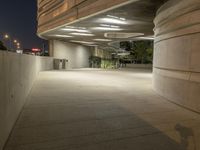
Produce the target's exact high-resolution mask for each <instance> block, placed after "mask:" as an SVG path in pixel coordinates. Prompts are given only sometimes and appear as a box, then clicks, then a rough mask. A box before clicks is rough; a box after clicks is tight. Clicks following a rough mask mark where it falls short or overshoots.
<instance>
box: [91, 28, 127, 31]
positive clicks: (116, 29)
mask: <svg viewBox="0 0 200 150" xmlns="http://www.w3.org/2000/svg"><path fill="white" fill-rule="evenodd" d="M92 29H93V30H105V31H121V30H123V29H121V28H111V27H94V28H92Z"/></svg>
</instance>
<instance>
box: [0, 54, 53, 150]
mask: <svg viewBox="0 0 200 150" xmlns="http://www.w3.org/2000/svg"><path fill="white" fill-rule="evenodd" d="M52 68H53V59H52V58H45V57H36V56H30V55H21V54H16V53H9V52H5V51H0V150H1V149H2V148H3V145H4V144H5V142H6V140H7V138H8V136H9V134H10V132H11V129H12V127H13V125H14V123H15V121H16V119H17V118H18V115H19V113H20V111H21V109H22V107H23V105H24V103H25V101H26V97H27V95H28V94H29V91H30V90H31V87H32V85H33V83H34V80H35V78H36V77H37V75H38V73H39V71H42V70H50V69H52Z"/></svg>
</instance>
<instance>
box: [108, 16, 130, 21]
mask: <svg viewBox="0 0 200 150" xmlns="http://www.w3.org/2000/svg"><path fill="white" fill-rule="evenodd" d="M107 17H110V18H114V19H119V20H123V21H126V18H122V17H117V16H113V15H107Z"/></svg>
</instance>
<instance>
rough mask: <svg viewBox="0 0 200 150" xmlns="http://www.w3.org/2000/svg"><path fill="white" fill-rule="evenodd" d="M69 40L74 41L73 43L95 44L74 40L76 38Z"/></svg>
mask: <svg viewBox="0 0 200 150" xmlns="http://www.w3.org/2000/svg"><path fill="white" fill-rule="evenodd" d="M71 42H74V43H81V44H95V42H87V41H76V40H71Z"/></svg>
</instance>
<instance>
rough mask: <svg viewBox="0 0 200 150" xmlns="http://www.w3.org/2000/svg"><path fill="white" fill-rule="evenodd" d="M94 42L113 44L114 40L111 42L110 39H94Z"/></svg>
mask: <svg viewBox="0 0 200 150" xmlns="http://www.w3.org/2000/svg"><path fill="white" fill-rule="evenodd" d="M94 41H99V42H111V41H112V40H110V39H94Z"/></svg>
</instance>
